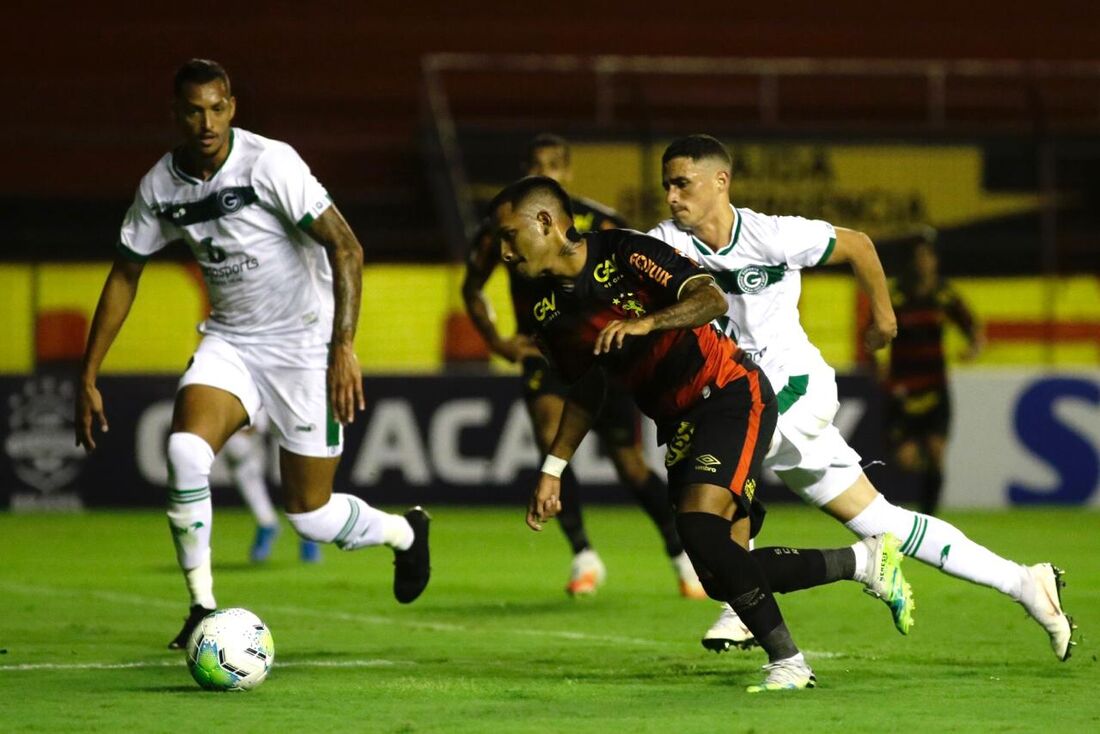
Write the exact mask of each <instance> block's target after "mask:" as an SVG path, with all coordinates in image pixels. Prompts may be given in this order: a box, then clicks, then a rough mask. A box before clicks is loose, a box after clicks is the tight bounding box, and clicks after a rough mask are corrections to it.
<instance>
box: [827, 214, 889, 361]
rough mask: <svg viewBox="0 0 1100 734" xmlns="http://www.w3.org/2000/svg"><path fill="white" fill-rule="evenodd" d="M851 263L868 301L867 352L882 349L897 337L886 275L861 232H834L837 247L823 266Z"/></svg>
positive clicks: (866, 237)
mask: <svg viewBox="0 0 1100 734" xmlns="http://www.w3.org/2000/svg"><path fill="white" fill-rule="evenodd" d="M838 263H850V264H851V266H852V272H853V273H854V274H855V276H856V280H857V281H858V282H859V287H860V288H862V289H863V292H864V293H866V294H867V296H868V297H869V298H870V299H871V325H870V326H869V327H868V328H867V334H866V335H865V337H864V339H865V342H866V344H867V348H868V349H871V350H872V351H873V350H877V349H882V348H883V347H885V346H886V345H887V344H889V343H890V342H891V341H893V340H894V337H895V336H897V335H898V320H897V317H896V316H894V306H893V304H892V303H891V302H890V289H889V287H888V286H887V285H886V273H884V272H883V270H882V262H881V261H879V259H878V253H877V252H875V243H873V242H871V238H870V237H868V236H867V235H865V234H863V233H862V232H857V231H856V230H854V229H844V228H843V227H837V228H836V247H834V248H833V252H832V254H831V255H830V256H829V259H828V261H826V262H825V263H823V264H826V265H836V264H838Z"/></svg>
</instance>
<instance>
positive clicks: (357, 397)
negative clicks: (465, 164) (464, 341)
mask: <svg viewBox="0 0 1100 734" xmlns="http://www.w3.org/2000/svg"><path fill="white" fill-rule="evenodd" d="M173 95H174V107H173V109H174V113H175V119H176V122H177V126H178V128H179V131H180V133H181V136H182V138H183V142H182V144H181V145H180V146H179V147H178V148H176V149H175V150H174V151H172V152H171V153H168V154H167V155H165V156H164V157H163V158H161V159H160V161H159V162H157V164H156V165H155V166H153V168H152V169H151V170H150V171H149V173H147V174H146V175H145V177H144V178H143V179H142V180H141V185H140V186H139V188H138V192H137V195H136V196H135V198H134V203H133V205H132V206H131V207H130V210H129V211H128V212H127V214H126V218H125V221H124V222H123V225H122V232H121V235H120V241H119V246H118V251H119V252H118V255H117V256H116V258H115V262H114V264H113V266H112V268H111V272H110V274H109V275H108V276H107V282H106V283H105V284H104V286H103V292H102V294H101V295H100V299H99V305H98V306H97V307H96V312H95V317H94V318H93V321H92V328H91V332H90V334H89V336H88V346H87V349H86V351H85V354H84V360H83V364H82V375H81V377H82V379H81V390H80V391H79V393H78V395H77V400H76V434H77V442H78V443H79V444H82V445H83V446H84V447H85V448H86V449H87V450H88V451H92V450H94V449H95V439H94V436H93V430H92V428H93V423H95V424H98V426H99V428H100V430H102V431H106V430H107V420H106V416H105V414H104V409H103V400H102V397H101V396H100V394H99V391H98V390H97V389H96V386H95V380H96V375H97V374H98V371H99V366H100V364H101V363H102V362H103V358H104V357H105V356H106V354H107V350H108V349H109V348H110V345H111V343H112V342H113V341H114V338H115V336H116V335H117V334H118V331H119V329H120V328H121V327H122V324H123V322H124V321H125V319H126V315H127V313H128V312H129V310H130V306H131V304H132V303H133V300H134V297H135V296H136V294H137V286H138V281H139V279H140V278H141V273H142V269H143V267H144V264H145V261H146V260H147V259H148V258H149V256H151V255H153V254H154V253H156V252H157V251H158V250H160V249H162V248H163V247H165V246H166V245H168V244H169V243H172V242H177V241H180V242H183V243H184V244H186V245H187V246H188V247H190V248H191V251H192V253H193V254H194V256H195V259H196V260H198V263H199V266H200V268H201V269H202V273H203V278H204V279H205V281H206V286H207V289H208V291H209V296H210V304H211V312H210V315H209V317H208V318H207V319H206V321H205V322H204V323H203V324H202V325H201V326H200V331H201V332H202V333H203V335H204V336H203V339H202V341H201V343H200V344H199V347H198V349H197V350H196V352H195V355H194V357H192V359H191V362H190V363H189V364H188V367H187V370H186V372H184V374H183V377H182V378H181V380H180V384H179V390H178V392H177V393H176V403H175V409H174V412H173V416H172V430H171V434H170V436H169V438H168V451H167V453H168V474H169V497H168V523H169V526H170V529H171V532H172V538H173V541H174V542H175V546H176V556H177V559H178V561H179V564H180V568H181V570H182V571H183V573H184V576H185V578H186V581H187V587H188V590H189V592H190V594H191V608H190V611H189V614H188V616H187V618H186V620H185V622H184V626H183V629H182V630H180V633H179V634H178V635H177V636H176V637H175V638H174V639H173V640H172V642H171V643H169V647H171V648H180V647H183V646H184V645H186V643H187V639H188V636H189V635H190V633H191V630H192V629H194V627H195V626H196V625H197V624H198V622H199V621H200V620H201V619H202V618H203V617H204V616H205V615H206V614H208V613H209V612H210V611H211V610H213V609H215V608H216V604H215V600H214V590H213V589H214V583H213V576H212V574H211V566H210V525H211V520H212V506H211V502H210V489H209V481H208V477H209V474H210V467H211V464H212V463H213V461H214V455H215V453H217V451H219V450H220V449H221V448H222V447H223V446H224V445H225V443H226V441H227V440H228V439H229V437H230V436H232V435H233V434H234V433H235V432H236V431H237V430H238V429H239V428H241V427H242V426H244V425H247V424H249V423H250V422H251V420H252V419H253V417H255V416H256V415H257V413H258V411H259V410H260V409H261V408H262V409H264V410H265V411H266V413H267V415H268V417H269V418H270V420H271V424H272V426H273V430H274V431H275V432H276V435H277V436H278V440H279V446H280V453H279V462H280V469H281V474H282V481H283V487H284V490H285V492H284V493H285V502H286V510H287V518H288V519H289V520H290V522H291V524H292V525H293V526H294V528H295V529H296V530H297V531H298V533H299V535H300V536H301V537H302V538H304V539H307V540H313V541H317V542H322V543H335V544H336V545H337V546H339V547H340V548H343V549H345V550H352V549H356V548H362V547H366V546H373V545H383V544H385V545H388V546H390V547H391V548H393V550H394V553H395V560H394V566H395V570H394V595H395V596H396V597H397V599H398V601H400V602H410V601H412V600H413V599H415V598H416V597H417V596H419V595H420V593H421V592H422V591H423V590H424V587H425V586H426V585H427V583H428V578H429V572H430V566H429V555H428V522H429V519H430V518H429V517H428V515H427V513H425V512H424V511H423V510H422V509H420V508H419V507H417V508H413V509H412V510H410V511H409V512H407V513H405V515H404V517H402V516H400V515H391V514H388V513H385V512H381V511H380V510H377V509H375V508H373V507H371V506H370V505H368V504H367V503H366V502H364V501H363V500H361V499H360V498H358V497H356V496H354V495H350V494H333V492H332V484H333V476H334V474H335V472H336V467H337V464H338V462H339V456H340V452H341V450H342V442H343V432H342V424H343V423H349V422H351V421H352V420H353V419H354V415H355V410H356V409H357V408H358V409H359V410H363V408H364V399H363V384H362V373H361V371H360V369H359V362H358V359H357V358H356V356H355V347H354V340H355V328H356V325H357V321H358V316H359V299H360V291H361V289H362V267H363V250H362V247H361V246H360V244H359V242H358V240H357V239H356V237H355V234H354V233H353V232H352V231H351V229H350V228H349V227H348V225H347V222H346V221H344V218H343V217H342V216H341V215H340V213H339V211H337V209H336V207H335V206H334V205H333V204H332V202H331V200H330V198H329V196H328V193H327V192H326V191H325V189H324V187H323V186H321V184H320V183H319V182H318V181H317V179H316V178H315V177H314V176H313V174H312V173H310V170H309V167H308V166H307V165H306V164H305V162H304V161H302V159H301V158H300V157H299V156H298V154H297V153H296V152H295V151H294V149H293V148H291V147H290V146H289V145H286V144H285V143H280V142H278V141H275V140H269V139H267V138H264V137H261V136H259V135H256V134H254V133H250V132H248V131H245V130H241V129H238V128H233V127H232V121H233V116H234V113H235V112H236V100H235V99H234V98H233V95H232V92H231V89H230V83H229V77H228V75H227V74H226V73H225V70H224V69H223V68H222V67H221V66H220V65H219V64H217V63H215V62H212V61H207V60H203V59H192V60H191V61H189V62H187V63H186V64H184V65H183V66H182V67H181V68H180V69H179V71H178V72H177V73H176V76H175V80H174V85H173Z"/></svg>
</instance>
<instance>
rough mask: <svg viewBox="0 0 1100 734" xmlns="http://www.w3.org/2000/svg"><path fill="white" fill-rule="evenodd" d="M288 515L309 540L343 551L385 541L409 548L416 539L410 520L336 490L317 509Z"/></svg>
mask: <svg viewBox="0 0 1100 734" xmlns="http://www.w3.org/2000/svg"><path fill="white" fill-rule="evenodd" d="M286 516H287V519H288V520H290V524H291V525H293V526H294V529H295V530H297V531H298V534H299V535H301V536H302V537H303V538H305V539H306V540H314V541H317V542H318V543H335V544H336V545H337V546H338V547H339V548H341V549H343V550H355V549H357V548H366V547H368V546H372V545H383V544H384V545H388V546H389V547H391V548H393V549H394V550H408V549H409V546H411V545H412V542H413V529H412V527H411V526H410V525H409V521H408V520H406V519H405V518H404V517H402V516H401V515H391V514H389V513H388V512H382V511H381V510H376V509H375V508H373V507H371V506H370V505H368V504H367V503H366V502H364V501H363V500H361V499H359V498H358V497H356V496H355V495H351V494H337V493H333V495H332V497H331V498H330V499H329V501H328V502H327V503H326V504H325V505H323V506H321V507H318V508H317V509H316V510H311V511H309V512H297V513H291V512H288V513H287V515H286Z"/></svg>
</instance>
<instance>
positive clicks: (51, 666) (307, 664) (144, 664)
mask: <svg viewBox="0 0 1100 734" xmlns="http://www.w3.org/2000/svg"><path fill="white" fill-rule="evenodd" d="M181 665H183V662H182V661H181V660H146V661H141V662H133V663H21V664H18V665H0V673H6V672H12V671H14V672H19V671H27V670H127V669H130V668H178V667H180V666H181ZM391 665H416V663H414V662H413V661H411V660H382V659H377V660H287V661H285V662H283V661H280V662H279V663H278V666H279V668H387V667H389V666H391Z"/></svg>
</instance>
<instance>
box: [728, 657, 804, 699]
mask: <svg viewBox="0 0 1100 734" xmlns="http://www.w3.org/2000/svg"><path fill="white" fill-rule="evenodd" d="M764 670H765V671H766V672H767V674H768V675H767V676H766V677H765V678H764V682H763V683H758V684H756V685H752V686H749V687H748V688H746V689H745V690H746V691H747V692H749V693H765V692H768V691H797V690H801V689H803V688H813V687H814V686H816V685H817V678H816V677H814V671H812V670H810V666H809V665H807V664H806V658H804V657H802V653H799V654H797V655H795V656H794V657H790V658H785V659H783V660H776V661H775V662H774V663H768V664H767V665H765V666H764Z"/></svg>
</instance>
